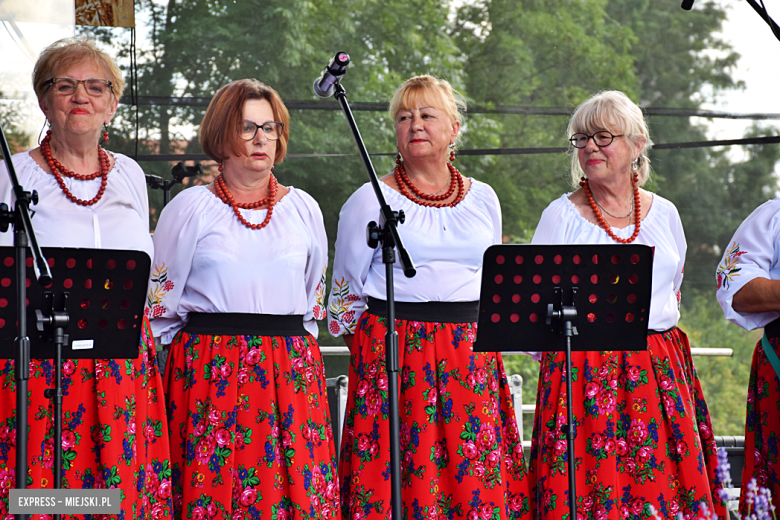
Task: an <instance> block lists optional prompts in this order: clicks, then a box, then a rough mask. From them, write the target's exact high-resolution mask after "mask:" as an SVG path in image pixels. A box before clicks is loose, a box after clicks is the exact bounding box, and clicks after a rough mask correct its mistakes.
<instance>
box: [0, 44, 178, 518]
mask: <svg viewBox="0 0 780 520" xmlns="http://www.w3.org/2000/svg"><path fill="white" fill-rule="evenodd" d="M124 84H125V83H124V81H123V80H122V75H121V73H120V71H119V69H118V68H117V66H116V64H115V63H114V60H113V59H112V58H111V57H110V56H109V55H107V54H106V53H104V52H102V51H101V50H100V49H98V48H97V47H96V46H95V44H94V43H93V42H91V41H90V40H87V39H84V38H70V39H65V40H61V41H58V42H56V43H54V44H52V45H51V46H50V47H48V48H47V49H45V50H44V51H43V52H42V53H41V55H40V57H39V58H38V61H37V63H36V64H35V69H34V72H33V87H34V88H35V93H36V95H37V96H38V103H39V106H40V108H41V110H42V111H43V113H44V114H45V116H46V119H47V121H48V123H49V130H48V131H47V133H46V136H45V137H44V139H43V141H42V142H41V145H40V147H39V148H36V149H34V150H32V151H29V152H23V153H20V154H16V155H14V156H13V163H14V166H15V170H16V173H17V175H18V177H19V182H20V183H21V185H22V186H23V187H24V189H25V190H27V191H33V190H35V191H37V192H38V197H39V200H38V203H37V204H35V205H32V206H31V209H32V210H33V212H34V214H33V217H32V223H33V226H34V227H35V231H36V235H37V237H38V241H39V244H40V245H41V246H44V247H46V246H48V247H81V248H91V249H101V248H105V249H126V250H137V251H144V252H146V253H147V254H148V255H149V256H150V257H151V256H152V255H153V244H152V239H151V237H150V235H149V204H148V200H147V194H146V182H145V179H144V174H143V172H142V171H141V168H140V167H139V166H138V164H136V163H135V162H134V161H133V160H131V159H129V158H128V157H125V156H124V155H122V154H119V153H115V152H108V151H106V150H104V149H103V148H102V146H101V144H100V143H101V141H102V142H105V141H107V140H108V131H107V125H108V124H109V123H110V122H111V119H112V117H113V116H114V112H115V111H116V109H117V103H118V101H117V100H118V99H119V98H120V97H121V96H122V90H123V88H124ZM101 137H102V139H101ZM0 201H2V202H5V203H6V204H8V205H9V206H10V205H12V204H13V202H12V201H13V197H12V194H11V185H10V181H9V177H8V174H7V172H6V166H5V164H4V163H2V164H0ZM0 244H1V245H4V246H10V245H12V244H13V233H12V232H11V231H10V230H9V232H7V233H2V234H0ZM5 261H6V262H7V261H8V260H7V259H6V260H5ZM6 265H8V263H6ZM54 282H55V285H56V284H57V283H58V281H57V280H55V281H54ZM59 283H62V280H59ZM60 287H61V285H60ZM5 318H6V320H5V326H6V327H9V326H10V327H13V320H9V319H8V317H7V316H6V317H5ZM28 326H29V324H28ZM73 326H74V324H73V322H71V327H73ZM66 331H67V329H66ZM0 367H2V368H1V369H0V378H1V379H2V394H0V395H2V398H0V482H2V483H3V484H2V485H1V486H0V500H1V501H0V516H1V517H7V515H8V509H7V507H6V506H7V498H8V489H9V488H12V487H19V486H16V485H14V484H13V482H14V480H13V478H14V468H15V467H16V460H15V458H16V449H17V446H18V445H19V444H20V443H21V442H22V435H21V434H19V433H17V432H16V430H15V424H16V423H15V420H16V392H15V389H14V362H13V361H12V360H2V362H0ZM62 373H63V386H62V388H63V394H64V396H63V406H62V410H63V426H62V448H63V478H62V486H63V487H64V488H71V489H81V488H119V489H121V490H122V501H121V507H122V511H123V514H124V517H125V518H130V517H133V518H155V519H159V518H165V517H170V515H171V513H172V509H173V508H172V505H171V481H170V469H169V465H170V461H169V457H170V455H169V449H168V433H167V432H168V429H167V424H166V422H165V403H164V402H163V396H162V380H161V378H160V374H159V373H158V372H157V363H156V362H155V346H154V340H153V336H152V334H151V331H150V329H149V323H148V320H146V319H144V322H143V326H142V333H141V345H140V349H139V356H138V358H137V359H96V360H92V359H66V360H65V362H64V364H63V370H62ZM30 377H31V379H30V381H29V386H28V391H29V398H28V399H29V408H28V421H29V422H28V425H29V434H28V435H27V436H26V438H27V440H28V444H27V448H28V453H29V460H28V468H29V477H28V481H27V486H28V487H30V488H52V486H53V485H54V477H53V459H54V449H55V448H54V423H53V416H54V405H53V403H52V400H50V399H47V398H45V397H44V390H45V389H46V388H48V387H50V386H53V377H54V366H53V364H52V361H51V360H45V359H33V360H32V362H31V363H30ZM17 484H18V483H17Z"/></svg>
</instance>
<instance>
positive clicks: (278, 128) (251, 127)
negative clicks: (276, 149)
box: [241, 121, 284, 141]
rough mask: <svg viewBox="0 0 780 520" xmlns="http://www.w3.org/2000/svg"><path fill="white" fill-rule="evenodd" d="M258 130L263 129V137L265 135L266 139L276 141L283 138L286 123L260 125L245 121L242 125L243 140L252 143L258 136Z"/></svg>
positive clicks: (271, 122)
mask: <svg viewBox="0 0 780 520" xmlns="http://www.w3.org/2000/svg"><path fill="white" fill-rule="evenodd" d="M258 128H262V129H263V135H265V138H266V139H268V140H269V141H276V140H278V139H279V138H280V137H281V136H282V129H283V128H284V123H280V122H279V121H268V122H267V123H263V124H262V125H258V124H257V123H253V122H252V121H244V123H243V124H242V125H241V139H243V140H244V141H251V140H252V139H254V138H255V136H256V135H257V129H258Z"/></svg>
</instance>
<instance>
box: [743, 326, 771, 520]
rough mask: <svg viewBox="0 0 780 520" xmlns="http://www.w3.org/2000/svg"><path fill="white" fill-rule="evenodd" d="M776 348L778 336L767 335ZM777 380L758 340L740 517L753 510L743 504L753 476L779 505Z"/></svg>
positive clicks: (750, 392) (752, 373)
mask: <svg viewBox="0 0 780 520" xmlns="http://www.w3.org/2000/svg"><path fill="white" fill-rule="evenodd" d="M768 339H769V342H770V343H771V344H772V346H774V347H775V351H776V352H777V351H780V349H778V345H780V338H778V337H770V338H768ZM779 451H780V379H779V378H778V377H777V374H775V371H774V369H773V368H772V365H770V364H769V360H768V359H767V357H766V354H765V353H764V348H763V347H762V346H761V342H760V341H759V342H758V343H757V344H756V348H755V350H754V351H753V362H752V364H751V367H750V383H749V386H748V397H747V414H746V418H745V467H744V470H743V472H742V493H741V494H740V503H739V509H740V512H741V514H742V518H745V517H746V516H747V515H748V514H750V513H753V512H755V511H754V508H752V506H751V505H750V504H748V503H747V501H746V499H747V496H748V484H749V483H750V481H751V479H753V478H755V479H756V483H757V484H758V485H759V486H760V487H765V488H768V489H769V490H770V491H771V492H772V497H773V503H774V505H775V507H778V506H780V453H778V452H779Z"/></svg>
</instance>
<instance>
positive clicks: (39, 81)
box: [33, 36, 125, 101]
mask: <svg viewBox="0 0 780 520" xmlns="http://www.w3.org/2000/svg"><path fill="white" fill-rule="evenodd" d="M84 62H88V63H89V62H91V63H94V64H95V65H97V66H99V67H102V68H103V71H104V72H105V73H106V75H107V76H108V77H107V78H98V79H107V80H108V81H110V82H111V91H112V92H113V94H114V97H116V98H117V99H119V98H120V97H122V92H124V90H125V80H124V79H122V72H121V71H120V70H119V67H117V66H116V63H115V62H114V59H113V58H112V57H111V56H109V55H108V54H106V53H105V52H103V51H101V50H100V49H98V47H97V45H95V42H93V41H92V40H90V39H88V38H85V37H83V36H76V37H73V38H63V39H62V40H58V41H56V42H54V43H52V44H51V45H49V46H48V47H46V48H45V49H44V50H43V52H42V53H41V55H40V56H39V57H38V61H37V62H36V63H35V68H34V69H33V88H34V89H35V95H36V96H38V101H41V99H42V98H43V96H44V94H45V93H46V89H47V88H48V86H49V85H48V83H47V82H48V81H49V80H50V79H52V78H54V77H56V76H55V74H57V73H58V72H59V71H63V70H68V69H69V68H70V67H72V66H73V65H76V64H78V63H84Z"/></svg>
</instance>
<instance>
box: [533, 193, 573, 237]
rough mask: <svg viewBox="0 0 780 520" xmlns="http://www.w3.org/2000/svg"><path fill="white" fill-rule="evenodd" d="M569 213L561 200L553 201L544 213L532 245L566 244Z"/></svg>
mask: <svg viewBox="0 0 780 520" xmlns="http://www.w3.org/2000/svg"><path fill="white" fill-rule="evenodd" d="M568 213H569V212H568V211H567V209H566V207H565V206H564V204H563V203H562V202H561V200H560V199H558V200H555V201H553V202H552V203H551V204H550V205H549V206H547V207H546V208H545V210H544V211H543V212H542V216H541V218H540V219H539V224H537V225H536V231H534V237H533V238H532V239H531V243H532V244H541V245H554V244H565V243H566V229H567V227H568V226H567V223H568V220H569V217H568Z"/></svg>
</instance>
